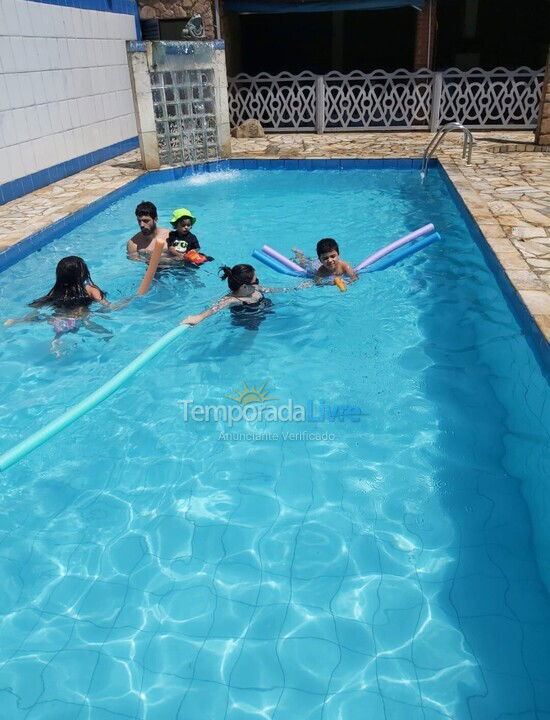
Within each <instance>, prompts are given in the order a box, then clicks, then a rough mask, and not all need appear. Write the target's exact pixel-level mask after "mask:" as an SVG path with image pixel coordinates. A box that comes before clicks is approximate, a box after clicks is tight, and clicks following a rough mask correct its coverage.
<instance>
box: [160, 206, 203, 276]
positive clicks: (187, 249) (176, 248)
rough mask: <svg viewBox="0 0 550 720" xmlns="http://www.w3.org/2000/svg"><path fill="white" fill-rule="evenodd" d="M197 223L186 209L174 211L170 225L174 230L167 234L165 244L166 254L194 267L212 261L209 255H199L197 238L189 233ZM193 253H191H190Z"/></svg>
mask: <svg viewBox="0 0 550 720" xmlns="http://www.w3.org/2000/svg"><path fill="white" fill-rule="evenodd" d="M196 222H197V218H196V217H195V216H194V215H193V214H192V213H191V212H190V211H189V210H187V208H180V209H179V210H174V212H173V213H172V219H171V220H170V224H171V225H172V227H173V228H174V230H172V231H171V232H170V233H168V238H167V240H166V243H167V245H168V253H169V254H170V255H171V256H172V257H173V258H176V259H177V260H183V261H185V262H190V263H192V264H193V265H195V266H196V267H198V266H199V265H202V264H203V263H204V262H207V261H209V260H213V259H214V258H213V257H210V255H203V253H200V252H199V250H200V245H199V241H198V239H197V236H196V235H195V234H194V233H192V232H191V228H192V227H193V225H194V224H195V223H196ZM193 250H194V251H195V252H192V251H193Z"/></svg>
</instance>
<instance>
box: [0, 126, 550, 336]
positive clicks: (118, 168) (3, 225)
mask: <svg viewBox="0 0 550 720" xmlns="http://www.w3.org/2000/svg"><path fill="white" fill-rule="evenodd" d="M474 137H475V138H476V140H478V142H476V145H475V147H474V152H473V157H472V164H471V165H470V166H467V165H466V164H465V161H464V160H462V157H461V149H462V138H461V136H459V135H458V134H454V135H448V136H447V138H446V139H445V141H444V143H443V144H442V145H441V146H440V147H439V149H438V152H437V157H438V158H439V160H440V161H441V163H442V164H443V166H444V167H445V169H446V171H447V173H448V174H449V176H450V177H451V179H452V181H453V182H454V184H455V186H456V188H457V189H458V191H459V192H460V194H461V196H462V198H463V200H464V202H465V203H466V205H467V206H468V208H469V210H470V212H471V213H472V215H473V216H474V218H475V219H476V221H477V223H478V225H479V226H480V228H481V230H482V232H483V234H484V235H485V237H486V238H487V241H488V242H489V243H490V245H491V247H492V248H493V250H494V251H495V253H496V255H497V257H498V258H499V261H500V262H501V264H502V266H503V267H504V269H505V271H506V272H507V274H508V276H509V277H510V279H511V280H512V282H513V284H514V286H515V287H516V289H517V290H518V292H519V293H520V295H521V297H522V299H523V301H524V302H525V304H526V306H527V307H528V308H529V310H530V312H531V314H532V315H533V316H534V317H535V320H536V321H537V323H538V325H539V327H540V328H541V330H542V331H543V333H544V334H545V335H546V338H547V339H548V340H549V341H550V199H549V198H550V154H543V153H539V152H511V153H510V152H506V153H500V152H498V153H495V152H494V149H496V147H500V146H497V145H495V143H489V142H486V141H484V140H480V139H490V138H510V139H512V140H516V141H518V142H522V141H523V142H529V141H531V142H532V140H533V135H532V133H528V132H521V133H519V132H516V133H510V132H504V131H501V132H491V133H486V132H485V133H481V132H478V133H475V132H474ZM429 138H430V135H429V134H427V133H424V132H417V133H409V132H407V133H332V134H326V135H312V134H284V135H283V134H281V135H269V136H267V137H265V138H261V139H252V140H235V139H234V140H233V141H232V148H233V155H234V157H283V158H285V157H311V158H314V157H373V158H389V157H419V156H420V155H421V154H422V152H423V150H424V148H425V146H426V144H427V143H428V141H429ZM137 160H138V153H137V151H134V152H131V153H127V154H125V155H121V156H120V157H118V158H115V159H113V160H109V161H108V162H106V163H103V164H101V165H97V166H95V167H93V168H89V169H88V170H86V171H84V172H81V173H78V174H77V175H73V176H71V177H69V178H66V179H65V180H62V181H60V182H57V183H55V184H53V185H49V186H48V187H46V188H42V189H41V190H37V191H36V192H34V193H31V194H29V195H26V196H25V197H23V198H19V199H18V200H14V201H12V202H10V203H7V204H6V205H3V206H1V207H0V250H2V249H4V248H6V247H8V246H10V245H13V244H14V243H16V242H19V241H20V240H22V239H23V238H24V237H27V236H28V235H30V234H32V233H34V232H37V231H38V230H41V229H42V228H44V227H47V226H48V225H49V224H51V223H52V222H54V221H56V220H59V219H61V218H63V217H65V216H66V215H68V214H70V213H72V212H75V211H76V210H78V209H79V208H81V207H84V206H86V205H88V204H89V203H91V202H92V201H93V200H96V199H97V198H99V197H102V196H103V195H106V194H107V193H109V192H111V191H112V190H115V189H116V188H119V187H121V186H122V185H124V184H126V183H128V182H129V181H130V180H133V179H134V178H135V177H138V176H139V175H141V174H142V173H143V171H142V170H141V169H140V167H139V163H138V162H137Z"/></svg>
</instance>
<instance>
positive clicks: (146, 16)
mask: <svg viewBox="0 0 550 720" xmlns="http://www.w3.org/2000/svg"><path fill="white" fill-rule="evenodd" d="M138 5H139V16H140V18H141V19H142V20H152V19H153V18H158V19H159V20H184V19H187V18H190V17H191V16H192V15H200V16H201V18H202V22H203V24H204V32H205V39H206V40H213V39H214V37H215V31H214V12H213V8H212V2H211V0H138Z"/></svg>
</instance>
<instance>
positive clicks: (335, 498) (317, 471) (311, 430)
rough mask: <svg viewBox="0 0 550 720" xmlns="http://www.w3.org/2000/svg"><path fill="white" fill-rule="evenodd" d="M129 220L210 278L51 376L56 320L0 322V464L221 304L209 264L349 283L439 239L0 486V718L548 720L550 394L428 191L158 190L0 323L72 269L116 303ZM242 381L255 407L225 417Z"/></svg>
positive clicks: (89, 334)
mask: <svg viewBox="0 0 550 720" xmlns="http://www.w3.org/2000/svg"><path fill="white" fill-rule="evenodd" d="M141 200H152V201H153V202H155V203H156V204H157V206H158V208H159V211H160V213H161V224H162V225H164V226H166V225H167V221H168V218H169V216H170V214H171V211H172V210H173V209H174V208H176V207H182V206H183V207H188V208H190V209H191V210H192V211H193V212H194V214H195V215H196V216H197V217H198V221H197V224H196V225H195V227H194V228H193V230H194V232H196V234H197V236H198V238H199V240H200V242H201V247H202V249H203V250H204V252H206V253H208V254H210V255H213V256H214V257H215V258H216V262H214V263H208V264H207V265H204V266H203V267H202V268H200V269H199V270H196V271H192V270H191V271H172V272H166V271H165V272H162V273H160V276H159V277H158V279H157V280H156V282H155V285H154V287H153V289H152V291H151V293H150V294H149V295H147V296H146V297H144V298H142V299H139V300H136V301H134V302H133V303H132V304H131V305H130V306H129V307H128V308H127V309H125V310H121V311H120V312H116V313H106V314H103V313H95V314H94V317H93V320H94V322H95V323H96V324H97V325H99V326H100V327H101V328H102V329H103V332H101V331H98V330H97V328H95V331H94V329H89V328H81V329H80V330H79V332H78V333H76V334H69V335H67V336H65V337H64V338H63V339H62V342H61V352H60V354H59V357H57V356H56V355H54V354H53V353H52V352H51V350H50V341H51V339H52V328H51V326H50V325H48V324H47V323H33V324H24V325H23V324H22V325H16V326H13V327H1V329H0V333H1V344H0V361H1V363H2V365H1V366H2V379H3V381H4V382H3V393H2V405H1V407H0V424H1V430H2V443H1V446H0V450H4V449H7V448H8V447H11V445H13V444H15V443H16V442H17V441H19V440H20V439H21V438H22V437H24V436H26V435H28V434H29V433H30V432H32V431H33V430H35V429H37V428H38V427H39V426H41V425H42V424H44V423H45V422H47V421H49V420H51V419H53V418H55V417H57V416H58V415H59V414H60V413H61V412H63V411H64V410H65V409H66V408H67V407H68V406H70V405H71V404H73V403H74V402H77V401H78V400H80V399H82V398H83V397H84V396H85V395H86V394H87V393H88V392H90V391H91V390H93V389H95V388H96V387H98V386H99V385H100V384H101V383H102V382H104V381H106V380H107V379H109V378H110V377H111V376H112V375H114V374H115V372H117V371H118V370H119V369H121V368H122V367H123V366H124V365H125V364H126V363H127V362H129V361H130V360H131V359H132V358H133V357H135V356H136V355H137V354H138V352H140V351H141V350H143V349H144V348H146V347H147V346H148V345H149V344H150V343H151V342H153V341H154V340H156V339H157V338H158V337H159V336H160V335H161V334H162V333H164V332H165V331H168V330H169V329H171V328H172V327H173V326H175V325H176V324H177V323H178V322H179V320H180V319H181V318H182V317H184V316H185V315H187V314H189V313H195V312H198V311H200V310H202V309H203V308H205V307H207V306H208V305H209V304H210V303H212V302H213V301H214V300H216V299H217V298H218V297H220V295H221V294H223V292H224V290H225V285H224V284H222V283H221V282H220V280H219V278H218V277H217V276H216V269H217V267H218V265H220V264H222V263H227V264H229V265H233V264H235V263H237V262H251V252H252V250H253V249H254V248H257V247H261V245H263V244H268V245H271V246H273V247H275V248H276V249H278V250H279V251H280V252H283V253H285V254H290V249H291V248H292V247H299V248H301V249H303V250H305V251H306V252H307V253H310V254H312V253H314V249H315V243H316V242H317V240H319V239H320V238H321V237H327V236H329V237H334V238H336V239H337V240H338V241H339V243H340V249H341V255H342V257H343V258H344V259H345V260H348V261H350V262H351V263H353V264H356V263H357V262H359V261H360V260H362V259H363V258H364V257H366V256H367V255H368V254H370V253H371V252H373V251H374V250H375V249H377V248H379V247H380V246H382V245H385V244H387V243H388V242H391V241H392V240H394V239H396V238H398V237H400V236H401V235H404V234H405V233H406V232H409V231H410V230H413V229H415V228H417V227H419V226H421V225H424V224H425V223H427V222H433V223H434V224H435V225H436V229H437V230H438V231H439V232H440V234H441V236H442V241H441V242H440V243H436V244H435V245H432V246H430V247H429V248H427V249H426V250H424V251H422V252H420V253H418V254H416V255H414V256H412V257H411V258H408V259H407V260H405V261H404V262H403V263H401V264H400V265H397V266H395V267H392V268H389V269H387V270H385V271H383V272H380V273H372V274H368V275H366V276H363V277H362V278H361V280H360V281H359V282H358V283H356V284H355V285H352V286H350V287H349V290H348V292H346V293H341V292H339V291H338V290H337V289H336V288H335V287H325V288H311V289H306V290H300V291H294V290H289V291H288V292H280V293H276V294H273V296H272V299H273V302H274V308H273V309H274V313H273V314H270V315H268V316H267V317H266V318H265V320H264V321H263V323H262V324H261V325H260V327H259V329H258V330H257V331H249V330H247V329H244V328H236V327H234V326H233V325H232V322H231V317H230V313H229V312H227V311H226V312H224V313H219V314H218V315H215V316H214V317H212V318H210V319H208V320H207V321H205V322H204V323H203V324H202V325H199V326H198V327H195V328H192V329H190V330H188V331H187V332H186V333H184V335H183V336H182V337H181V338H180V339H179V340H178V341H177V342H175V343H174V344H173V345H171V346H170V347H169V348H167V349H166V350H165V351H164V352H163V353H162V354H160V355H159V356H157V357H156V358H155V359H154V360H153V361H152V362H151V363H150V364H149V365H147V366H146V367H145V368H144V369H143V370H141V371H140V373H139V374H138V375H137V376H136V377H134V378H133V379H132V380H131V381H130V382H129V383H128V384H127V385H126V386H125V387H123V388H122V389H121V390H120V391H119V392H117V393H116V394H115V395H113V396H111V397H110V398H109V399H108V400H107V401H106V402H104V403H103V404H102V405H101V406H99V407H98V408H96V409H95V410H93V411H92V412H90V413H89V414H88V415H87V416H85V417H84V418H82V419H81V420H79V421H78V422H77V423H75V424H74V425H73V426H71V427H70V428H69V429H67V430H66V431H65V432H63V433H61V434H60V435H58V436H57V437H56V438H54V439H53V440H52V441H51V442H49V443H48V444H46V445H44V446H42V447H41V448H39V449H38V450H36V451H35V452H34V453H33V454H31V455H30V456H29V457H28V458H26V459H25V460H23V461H22V462H21V463H19V464H18V465H16V466H14V467H12V468H11V469H9V470H8V471H7V472H6V473H4V474H3V475H1V476H0V482H1V486H0V487H1V492H2V503H1V509H0V611H1V613H2V617H1V624H0V708H1V709H0V717H2V718H10V720H12V719H13V720H15V719H19V718H25V719H29V720H30V719H32V720H37V719H40V720H49V719H50V718H51V719H54V718H55V720H66V719H67V720H68V719H71V720H72V719H73V718H74V719H75V720H76V719H78V720H82V719H84V718H92V719H93V720H111V719H117V718H140V719H142V718H143V719H147V720H153V719H154V720H170V719H172V718H174V719H175V718H178V719H180V720H195V719H196V720H204V719H205V718H212V719H213V720H222V719H224V720H225V719H226V718H227V719H229V720H253V719H258V720H259V719H260V718H261V719H262V720H265V719H270V720H294V719H295V718H300V719H301V720H320V719H323V720H365V718H368V719H369V720H417V719H418V720H436V719H437V720H439V719H441V718H452V719H453V720H466V719H472V720H490V719H491V718H495V719H496V718H502V719H504V718H506V719H507V720H511V719H512V718H513V719H516V718H517V719H519V718H521V719H522V720H530V719H531V718H533V719H535V718H537V719H543V718H546V719H549V718H550V597H549V595H548V589H547V585H550V582H549V578H550V567H549V563H550V550H549V548H550V538H549V537H548V535H547V533H548V531H547V530H546V524H547V515H545V514H546V513H547V509H548V505H547V504H545V502H546V501H544V500H543V499H541V498H544V494H543V493H544V483H545V482H546V483H547V482H548V479H549V477H550V472H549V458H548V455H549V453H548V447H549V442H550V436H549V428H550V418H549V414H550V402H549V400H550V392H549V389H548V384H547V382H546V380H545V378H544V376H543V374H542V372H541V369H540V367H539V365H538V364H537V361H536V359H535V357H534V356H533V354H532V352H531V349H530V347H529V345H528V343H527V342H526V340H525V337H524V336H523V334H522V331H521V328H520V327H519V325H518V322H517V321H516V319H515V318H514V316H513V315H512V313H511V311H510V309H509V307H508V306H507V304H506V302H505V300H504V298H503V295H502V293H501V290H500V289H499V286H498V285H497V282H496V280H495V277H494V276H493V274H492V273H491V271H490V270H489V269H488V267H487V265H486V264H485V261H484V259H483V256H482V253H481V251H480V250H479V248H478V247H477V245H476V243H475V242H474V239H473V236H472V233H471V231H470V228H469V226H468V224H467V223H466V221H465V219H464V216H463V214H461V212H460V211H459V208H458V206H457V204H456V202H455V200H454V199H453V198H452V197H451V195H450V194H449V191H448V189H447V187H446V185H445V182H444V180H443V178H442V176H441V175H440V174H439V172H438V171H436V170H434V171H433V172H432V171H430V174H429V176H428V179H427V182H426V183H425V184H424V185H421V184H420V182H419V177H418V171H412V170H411V171H397V170H389V169H388V170H385V169H380V170H346V171H337V170H313V171H294V170H271V171H267V170H249V171H245V170H243V171H227V172H220V173H204V174H198V175H195V176H191V177H188V178H185V179H183V180H179V181H177V182H176V181H173V182H167V183H159V184H158V185H154V186H151V187H148V188H144V189H142V190H140V191H138V192H133V193H132V194H129V195H128V196H127V197H125V198H124V199H122V200H120V201H117V202H116V203H114V204H112V205H111V206H109V207H108V208H107V209H105V210H104V211H103V212H101V213H99V214H98V215H97V216H96V217H94V218H93V219H91V220H89V221H87V222H85V223H83V224H82V225H81V226H80V227H79V228H77V229H75V230H73V231H71V232H69V233H67V234H66V235H64V236H62V237H59V238H58V239H57V240H55V241H54V242H53V243H52V244H50V245H48V246H47V247H45V248H44V249H43V250H42V251H41V252H37V253H34V254H33V255H31V256H29V257H28V258H26V259H24V260H23V261H21V262H19V263H18V264H17V265H15V266H13V267H12V268H10V269H9V270H7V271H6V272H5V273H3V274H2V281H3V282H2V283H1V285H0V298H1V301H2V313H3V316H4V317H13V316H20V315H22V314H24V313H25V303H26V302H28V301H30V300H32V299H33V298H35V297H38V296H40V295H42V294H44V293H45V292H46V291H47V290H49V288H50V287H51V285H52V284H53V277H54V269H55V265H56V263H57V261H58V260H59V259H60V258H61V257H63V256H64V255H69V254H78V255H81V256H83V257H84V258H85V259H86V261H87V262H88V264H89V266H90V269H91V272H92V277H93V279H94V281H95V282H96V283H97V284H98V285H100V287H102V288H103V289H104V290H106V291H108V293H109V298H110V299H111V300H117V299H120V298H122V297H125V296H126V295H128V294H130V293H131V292H132V291H133V290H135V288H136V287H137V285H138V283H139V281H140V278H141V276H142V274H143V270H144V266H143V265H141V264H138V263H130V262H129V261H127V260H126V258H125V242H126V239H127V238H128V237H129V236H130V235H131V234H133V232H135V230H136V229H137V228H136V225H135V218H134V216H133V211H134V208H135V206H136V204H137V203H138V202H139V201H141ZM256 266H257V270H258V275H259V278H260V282H261V283H262V284H264V285H269V286H271V287H277V288H285V287H291V286H293V285H295V281H294V278H291V277H285V276H282V275H277V274H276V273H274V272H273V271H271V270H269V269H268V268H265V267H262V266H258V265H256ZM245 384H246V385H247V386H248V388H252V389H253V391H254V390H255V391H256V392H260V391H261V392H262V393H263V395H261V396H260V395H258V396H257V397H258V399H260V400H261V399H262V398H265V399H264V401H263V402H262V403H256V404H254V403H252V404H250V405H246V406H243V405H239V403H238V402H237V401H236V400H235V399H231V397H227V396H228V395H229V396H232V397H233V398H235V397H237V398H241V399H243V398H244V396H243V395H242V393H244V392H245ZM206 405H208V406H213V407H216V408H219V407H222V408H226V410H227V408H230V407H231V408H236V409H238V408H241V409H242V408H245V407H246V408H249V409H250V410H247V412H249V416H248V417H249V419H246V418H244V419H242V420H236V421H235V423H234V424H233V425H232V426H231V427H230V424H229V422H228V421H227V422H226V421H224V420H223V419H222V418H220V417H219V418H218V420H215V419H210V421H201V417H200V413H201V410H200V407H202V406H206ZM260 405H262V406H266V407H267V406H271V407H275V408H280V407H281V406H283V405H286V406H287V407H292V408H295V407H297V406H300V407H303V408H306V411H307V412H306V414H305V417H304V418H302V417H297V416H296V415H295V416H294V420H292V419H290V420H288V421H287V417H286V416H285V415H284V413H279V417H278V419H272V418H270V417H267V418H266V417H261V418H259V419H258V418H256V419H254V418H253V417H252V415H253V412H254V411H255V410H257V409H258V408H259V407H260ZM336 407H338V408H339V410H335V408H336ZM350 407H354V408H359V410H358V411H357V413H360V414H355V415H353V417H350V416H349V415H344V414H343V410H342V408H348V409H349V408H350ZM197 408H199V409H197ZM193 412H195V419H194V420H193V418H192V417H191V414H192V413H193ZM227 412H229V411H228V410H227ZM330 412H332V413H333V414H334V413H337V415H336V417H337V419H335V420H330V419H327V416H328V415H329V414H330ZM281 415H282V417H281ZM319 418H322V419H319ZM545 582H546V584H545Z"/></svg>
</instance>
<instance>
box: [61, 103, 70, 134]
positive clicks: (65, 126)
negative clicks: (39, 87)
mask: <svg viewBox="0 0 550 720" xmlns="http://www.w3.org/2000/svg"><path fill="white" fill-rule="evenodd" d="M59 117H60V118H61V129H62V130H70V129H71V115H70V110H69V101H68V100H65V102H61V103H59Z"/></svg>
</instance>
